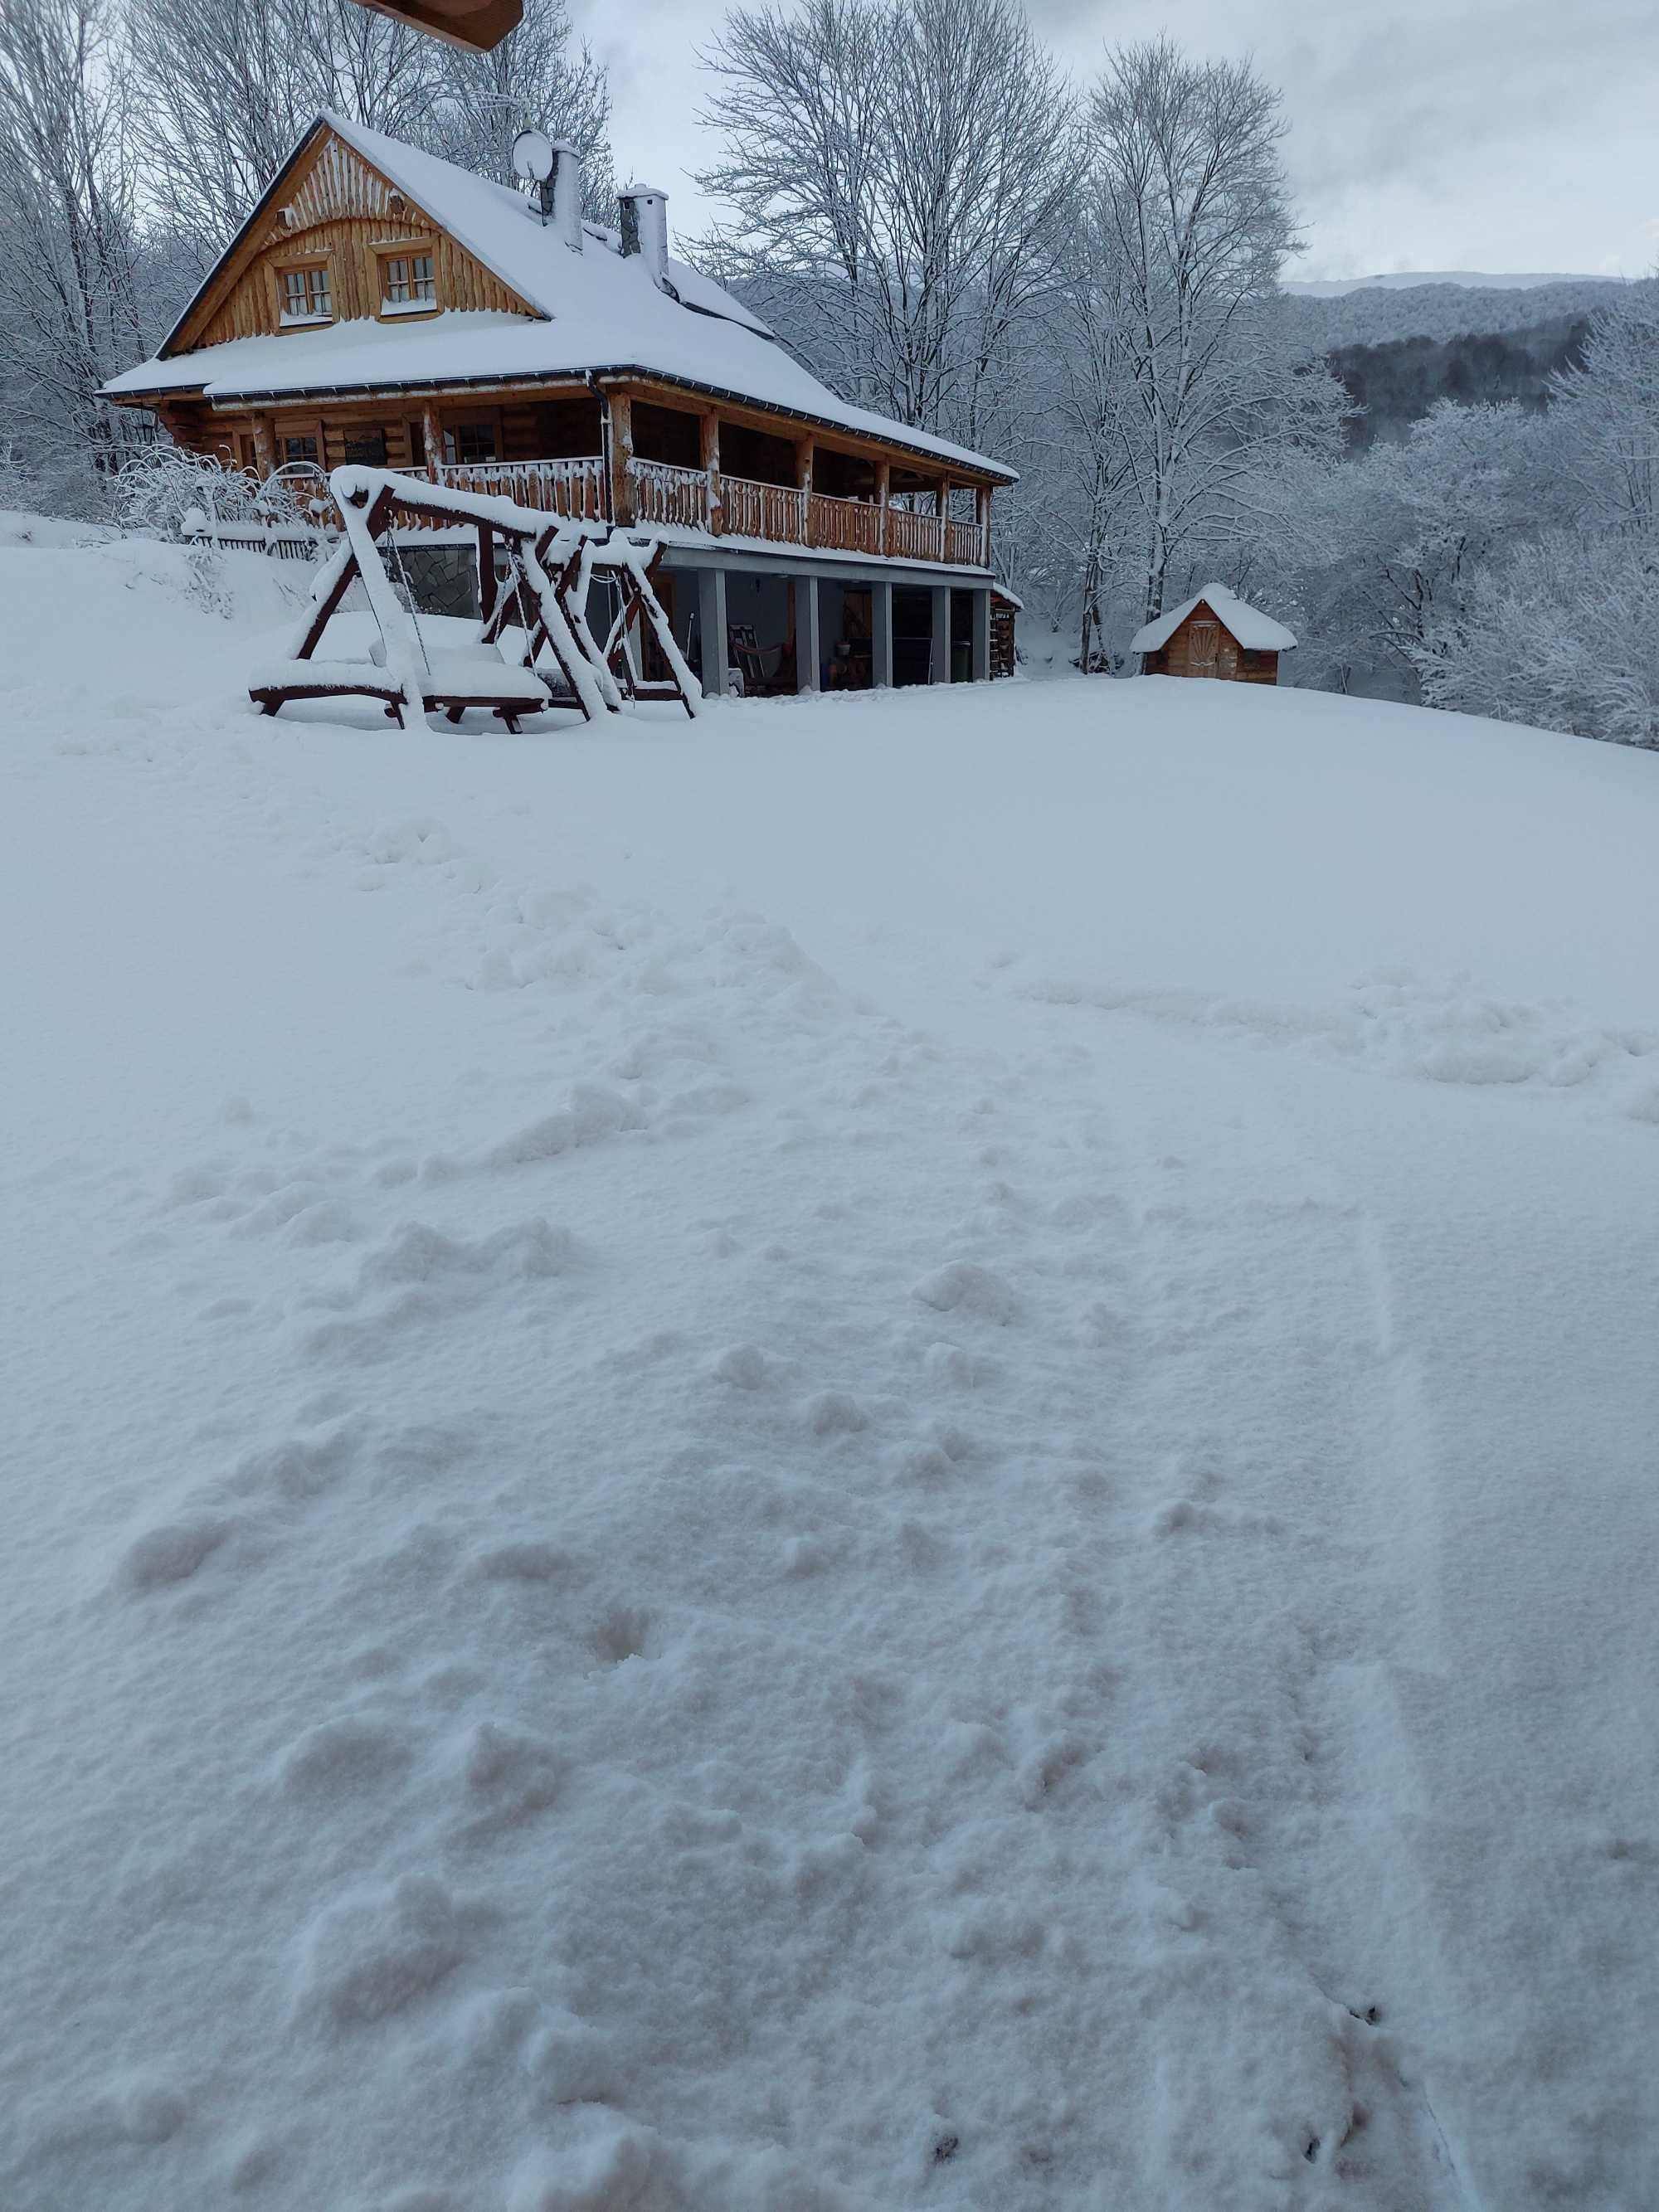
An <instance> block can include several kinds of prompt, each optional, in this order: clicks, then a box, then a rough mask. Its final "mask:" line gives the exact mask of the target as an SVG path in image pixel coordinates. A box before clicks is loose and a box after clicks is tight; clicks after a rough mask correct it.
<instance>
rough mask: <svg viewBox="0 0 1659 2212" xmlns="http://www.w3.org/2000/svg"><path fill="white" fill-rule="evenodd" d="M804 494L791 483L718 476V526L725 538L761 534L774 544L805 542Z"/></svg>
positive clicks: (751, 536) (799, 543) (755, 536)
mask: <svg viewBox="0 0 1659 2212" xmlns="http://www.w3.org/2000/svg"><path fill="white" fill-rule="evenodd" d="M807 496H808V495H807V494H806V493H805V492H804V491H798V490H797V489H795V487H794V485H793V484H775V483H755V482H754V481H753V480H752V479H751V478H750V477H721V478H720V528H721V530H722V531H723V532H725V534H726V537H728V538H766V539H768V540H769V541H770V542H771V543H773V544H781V545H805V544H806V543H807V542H808V540H807V536H806V502H807Z"/></svg>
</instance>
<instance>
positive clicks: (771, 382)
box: [103, 115, 1016, 483]
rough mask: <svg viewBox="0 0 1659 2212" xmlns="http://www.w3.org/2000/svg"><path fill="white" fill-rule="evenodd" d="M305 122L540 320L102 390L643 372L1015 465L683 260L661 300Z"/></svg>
mask: <svg viewBox="0 0 1659 2212" xmlns="http://www.w3.org/2000/svg"><path fill="white" fill-rule="evenodd" d="M319 122H320V123H323V124H326V125H328V126H329V127H331V129H332V130H334V131H337V133H338V134H339V136H340V137H342V138H343V139H344V140H345V141H346V142H347V143H349V144H350V145H352V146H355V147H356V149H357V150H358V151H359V152H360V153H362V155H364V156H365V158H366V159H368V161H373V162H374V164H375V165H376V167H379V168H380V170H381V172H382V173H384V174H385V175H386V176H387V177H389V178H390V179H392V182H393V183H394V184H396V185H398V186H400V187H401V189H402V190H403V191H404V192H405V193H406V194H407V196H408V197H409V198H410V200H411V201H413V202H414V204H416V206H418V207H420V208H422V209H423V210H425V212H426V213H427V214H428V216H431V217H432V219H433V220H434V222H437V223H438V224H439V225H440V226H441V228H443V229H445V230H447V232H448V233H449V234H450V235H451V236H452V237H453V238H456V239H458V240H459V241H460V243H461V244H462V245H463V246H465V247H466V248H467V250H468V251H469V252H471V254H473V255H474V257H475V258H477V259H478V260H480V261H482V262H483V264H484V265H485V267H486V268H489V269H491V270H494V271H495V274H496V275H497V276H500V277H501V279H502V281H503V282H504V283H507V284H508V285H510V286H511V287H512V289H513V290H514V291H515V292H516V293H517V294H518V295H519V296H520V298H521V299H522V300H524V301H526V302H527V303H528V304H529V305H530V306H531V307H533V308H535V309H536V310H537V313H538V317H539V318H544V319H532V318H530V317H528V316H525V315H512V314H502V313H494V312H481V311H460V310H454V309H450V310H447V311H446V312H444V313H441V314H437V315H435V316H433V317H432V318H431V319H429V320H426V321H422V322H421V323H418V324H409V323H401V322H394V323H390V324H388V323H382V322H377V321H374V320H373V319H370V318H368V317H363V318H360V319H357V320H355V321H345V322H337V323H329V324H325V325H323V326H322V327H321V328H320V329H318V330H314V331H303V330H291V329H290V330H286V331H277V332H276V333H274V334H272V335H269V336H266V337H243V338H229V339H227V340H226V341H225V342H224V343H222V344H219V345H211V346H201V347H197V348H196V349H194V350H192V351H191V352H188V353H178V354H173V355H171V356H166V357H161V356H158V357H157V358H156V359H155V360H154V361H147V362H139V363H138V364H137V366H136V367H135V368H130V369H126V370H124V371H123V372H122V374H120V375H118V376H115V377H112V378H111V379H110V380H109V382H108V383H107V384H106V385H105V386H104V387H103V388H104V390H105V391H106V392H109V393H124V392H125V393H138V392H167V391H196V390H200V391H203V392H205V394H206V395H207V397H208V398H210V399H218V400H224V401H227V402H234V401H236V400H239V399H248V398H266V397H270V396H272V395H275V394H279V393H289V392H348V391H353V390H365V391H366V390H372V389H376V388H383V387H385V386H387V385H395V386H399V387H407V388H410V389H412V388H416V387H418V386H423V385H434V384H441V383H454V382H469V381H473V382H477V381H487V380H491V379H497V380H499V379H503V378H506V379H511V378H513V377H524V376H558V375H572V376H574V375H584V374H588V373H590V372H592V371H595V370H599V369H615V368H634V369H643V370H647V371H650V372H653V373H654V374H659V375H661V376H665V377H669V378H671V379H675V380H678V381H680V382H682V383H689V384H691V385H694V386H699V387H702V389H705V390H708V391H713V392H722V393H725V394H727V395H730V396H732V397H735V398H747V399H754V400H758V401H759V402H760V403H761V404H763V406H767V407H773V408H781V409H784V410H787V411H789V412H791V413H793V414H796V415H800V416H808V417H811V418H815V419H816V420H817V421H820V422H826V423H833V424H836V425H837V426H839V427H840V428H845V429H849V430H856V431H859V432H860V433H863V434H864V435H868V436H872V437H878V438H884V439H888V440H890V441H894V442H896V443H897V444H899V445H901V446H905V447H911V448H913V449H914V450H915V451H916V452H917V453H925V454H930V455H933V456H936V457H938V458H939V459H944V460H952V461H960V462H963V463H965V464H968V465H971V466H972V467H974V468H975V469H987V470H990V471H993V472H994V474H996V475H998V476H1000V477H1003V478H1005V479H1006V481H1008V482H1010V483H1012V482H1013V481H1014V478H1015V474H1016V472H1015V471H1013V470H1012V469H1011V468H1009V467H1008V466H1007V465H1006V463H1004V462H1001V461H998V460H994V459H989V458H987V456H986V455H984V454H981V453H973V452H971V451H969V449H968V448H967V447H962V446H955V445H952V444H951V442H950V441H948V440H947V439H944V438H936V437H934V436H933V435H932V434H931V433H930V432H928V431H926V430H916V429H912V428H910V427H909V426H908V424H903V423H899V422H893V421H891V420H890V418H889V417H888V416H884V415H877V414H873V413H872V412H871V411H870V410H869V409H867V408H863V407H854V406H852V405H849V404H848V402H847V401H845V400H844V399H842V398H840V397H839V396H838V395H837V394H836V393H835V392H831V390H830V389H829V386H828V385H826V384H823V383H821V382H820V381H819V380H818V379H817V377H816V376H814V375H813V374H811V371H810V370H809V369H807V368H804V367H803V366H802V364H801V363H800V362H798V361H797V360H796V359H795V358H794V356H793V355H792V354H789V353H787V352H786V351H785V350H784V349H783V347H782V346H781V345H780V344H779V343H777V341H776V340H775V338H774V337H772V336H771V334H770V333H769V331H768V330H767V327H766V325H765V324H764V323H763V322H761V321H760V320H759V319H757V317H756V316H754V315H753V314H751V313H750V310H749V309H748V308H746V307H744V306H743V304H742V303H741V301H738V300H737V299H735V298H733V296H732V295H731V294H730V293H729V292H726V291H725V290H723V289H721V288H720V286H719V285H718V284H716V283H714V282H713V280H712V279H711V278H709V277H707V276H703V275H702V274H701V273H700V272H699V271H698V270H694V269H692V268H690V267H689V266H688V265H687V264H685V263H684V262H682V261H676V260H673V259H671V260H670V261H669V263H668V265H667V272H666V273H667V276H668V279H669V281H670V283H671V284H672V286H673V288H674V291H675V293H676V294H678V298H675V297H671V296H670V295H669V294H668V293H666V292H664V291H661V290H659V289H658V287H657V286H656V285H655V284H654V283H653V281H652V279H651V276H650V273H649V271H648V270H647V268H646V265H645V263H644V261H643V259H642V258H641V257H640V256H639V255H637V254H631V255H629V256H627V257H626V258H624V257H623V253H622V252H621V251H620V241H619V240H618V237H617V234H616V233H615V232H611V231H603V230H599V229H597V228H592V227H591V226H590V227H587V228H586V246H585V249H584V251H583V252H580V253H574V252H572V251H571V250H570V248H569V247H568V246H566V245H565V244H564V242H563V241H562V239H561V238H560V237H559V236H558V234H557V233H556V231H555V230H553V229H552V228H550V227H547V226H544V225H543V224H542V223H541V222H540V221H539V220H538V217H537V216H536V214H535V212H534V210H532V206H531V204H530V202H529V201H528V200H527V199H526V197H524V195H523V194H522V193H520V192H515V191H511V190H510V189H509V188H508V187H507V186H506V185H497V184H493V183H491V181H490V180H489V179H488V178H486V177H480V176H476V175H474V174H473V173H471V171H470V170H467V169H463V168H460V167H457V166H456V164H455V163H454V162H453V161H440V160H439V159H438V158H437V156H436V155H432V154H426V153H422V151H421V150H420V149H418V148H416V147H413V146H406V145H404V143H402V141H401V140H399V139H396V138H388V137H384V136H382V135H381V134H380V132H378V131H367V130H364V129H363V128H362V125H358V124H354V123H351V122H349V121H348V120H347V119H346V118H344V117H343V116H338V115H325V116H323V117H321V118H319ZM313 127H316V126H313ZM309 135H310V134H309V133H307V136H309ZM210 281H211V279H210ZM197 296H198V297H199V296H200V295H199V294H198V295H197ZM164 351H165V349H164Z"/></svg>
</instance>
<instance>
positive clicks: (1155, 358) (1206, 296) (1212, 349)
mask: <svg viewBox="0 0 1659 2212" xmlns="http://www.w3.org/2000/svg"><path fill="white" fill-rule="evenodd" d="M1089 130H1090V137H1091V172H1090V193H1091V200H1092V202H1093V210H1094V211H1093V214H1092V216H1091V227H1092V228H1093V229H1094V231H1095V232H1096V234H1097V240H1098V243H1097V247H1096V250H1095V251H1094V252H1093V253H1092V254H1091V256H1090V258H1089V262H1088V264H1085V270H1084V275H1083V280H1082V281H1083V282H1084V283H1085V284H1086V285H1087V286H1089V287H1090V288H1091V291H1095V290H1098V289H1102V288H1104V290H1105V293H1106V295H1107V297H1106V301H1103V302H1102V303H1097V304H1094V305H1092V306H1091V318H1090V331H1091V337H1090V342H1091V343H1097V344H1103V345H1107V346H1109V348H1110V349H1111V353H1112V356H1113V362H1112V365H1111V381H1112V383H1113V385H1114V386H1115V388H1116V390H1117V391H1118V392H1119V393H1120V394H1121V397H1120V398H1119V399H1118V400H1117V401H1116V402H1115V405H1114V408H1113V410H1112V419H1111V423H1110V428H1109V435H1111V437H1112V438H1113V440H1114V441H1115V446H1116V449H1117V451H1118V453H1119V455H1120V457H1121V466H1122V470H1123V471H1124V472H1125V474H1126V476H1127V482H1128V485H1129V487H1130V490H1131V493H1132V496H1133V506H1134V509H1135V527H1136V534H1137V538H1138V546H1137V560H1138V567H1139V611H1140V613H1141V615H1142V617H1144V618H1146V619H1147V620H1150V619H1152V617H1155V616H1156V615H1158V614H1159V613H1161V612H1162V611H1163V608H1164V603H1165V599H1166V598H1167V596H1168V594H1169V592H1170V586H1171V585H1172V583H1173V582H1174V581H1175V580H1176V577H1177V575H1182V574H1184V573H1185V572H1188V571H1189V570H1190V569H1191V568H1192V566H1193V565H1194V564H1193V556H1194V554H1195V553H1196V552H1197V551H1199V550H1200V549H1201V550H1202V551H1203V553H1204V556H1205V557H1206V560H1207V561H1210V562H1215V561H1216V560H1218V558H1219V557H1220V551H1221V550H1223V549H1225V547H1226V546H1227V545H1228V544H1230V543H1231V544H1244V543H1245V542H1247V541H1248V538H1249V535H1250V533H1251V532H1252V531H1254V530H1255V529H1257V528H1259V527H1260V526H1261V522H1262V520H1263V519H1264V518H1263V516H1262V513H1261V501H1262V500H1263V497H1264V495H1267V494H1268V493H1269V491H1270V489H1271V486H1272V483H1273V470H1274V465H1275V463H1276V462H1277V461H1278V460H1279V459H1280V458H1281V457H1282V456H1283V455H1285V454H1287V453H1292V452H1297V451H1319V450H1325V451H1331V452H1334V450H1335V449H1336V445H1337V441H1338V439H1339V435H1340V422H1341V419H1342V415H1343V411H1344V405H1345V402H1344V400H1343V398H1342V395H1341V393H1340V388H1339V387H1338V386H1336V384H1335V380H1334V378H1332V377H1331V375H1330V374H1329V373H1328V370H1326V369H1325V368H1324V367H1323V365H1322V363H1321V362H1319V361H1318V360H1317V359H1316V357H1315V356H1311V355H1310V353H1309V352H1308V351H1307V350H1306V349H1305V347H1304V345H1303V344H1302V343H1299V342H1298V341H1297V337H1296V336H1295V334H1294V332H1293V330H1292V327H1291V323H1290V320H1289V319H1288V318H1287V316H1286V315H1285V313H1284V311H1283V305H1284V303H1283V301H1281V299H1280V298H1279V293H1278V280H1279V269H1280V266H1281V264H1282V263H1283V261H1284V259H1285V257H1286V256H1287V255H1288V254H1290V253H1292V252H1295V251H1297V248H1298V246H1299V243H1300V241H1299V237H1298V234H1297V227H1296V222H1295V219H1294V216H1293V215H1292V212H1291V201H1290V194H1289V188H1288V185H1287V183H1286V180H1285V169H1284V164H1283V161H1282V159H1281V156H1280V152H1279V146H1280V141H1281V140H1282V138H1283V137H1284V134H1285V123H1284V118H1283V113H1282V102H1281V100H1280V96H1279V94H1278V93H1277V92H1276V91H1275V90H1274V89H1273V88H1272V87H1271V86H1270V85H1268V84H1267V83H1266V82H1264V81H1263V80H1262V79H1261V77H1260V76H1257V75H1256V73H1255V70H1254V69H1253V68H1252V67H1251V65H1250V64H1249V63H1245V62H1219V61H1200V60H1194V59H1193V58H1190V57H1188V55H1186V54H1184V53H1183V52H1182V51H1181V49H1180V48H1179V47H1178V46H1176V45H1175V44H1174V42H1173V41H1172V40H1169V39H1167V38H1165V39H1159V40H1154V41H1152V42H1151V43H1148V44H1142V45H1138V46H1123V47H1119V48H1118V49H1116V50H1115V52H1113V53H1112V54H1111V55H1110V56H1109V58H1108V61H1107V64H1106V67H1105V70H1103V73H1102V76H1101V77H1100V79H1099V81H1098V82H1097V85H1096V87H1095V89H1094V94H1093V98H1092V100H1091V106H1090V112H1089ZM1085 465H1087V466H1089V467H1090V468H1091V471H1093V469H1094V467H1095V463H1094V461H1093V459H1092V457H1090V458H1089V459H1087V461H1086V463H1085ZM1224 565H1228V564H1224ZM1231 565H1233V566H1236V565H1237V563H1236V562H1234V563H1232V564H1231Z"/></svg>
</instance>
